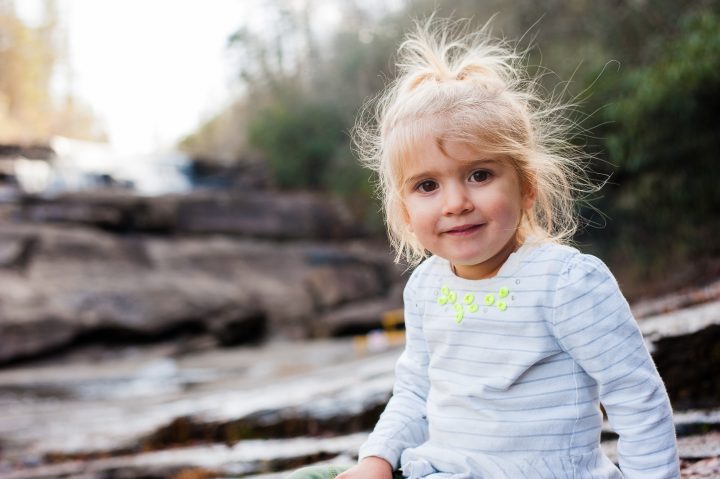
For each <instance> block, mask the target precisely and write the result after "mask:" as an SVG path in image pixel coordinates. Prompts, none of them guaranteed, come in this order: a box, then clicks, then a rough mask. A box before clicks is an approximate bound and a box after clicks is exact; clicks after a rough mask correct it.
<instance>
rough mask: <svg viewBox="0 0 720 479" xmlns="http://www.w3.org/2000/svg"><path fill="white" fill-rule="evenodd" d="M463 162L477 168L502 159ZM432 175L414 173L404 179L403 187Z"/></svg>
mask: <svg viewBox="0 0 720 479" xmlns="http://www.w3.org/2000/svg"><path fill="white" fill-rule="evenodd" d="M463 163H465V164H466V165H467V166H468V167H469V168H476V167H479V166H482V165H487V164H490V163H494V164H497V163H500V161H498V160H495V159H491V158H486V159H480V160H470V161H466V162H463ZM432 176H433V175H431V174H430V173H429V172H426V171H424V172H422V173H418V174H417V175H413V176H411V177H410V178H407V179H405V181H403V183H402V188H405V186H407V185H408V184H415V183H417V182H418V181H420V180H422V179H425V178H432Z"/></svg>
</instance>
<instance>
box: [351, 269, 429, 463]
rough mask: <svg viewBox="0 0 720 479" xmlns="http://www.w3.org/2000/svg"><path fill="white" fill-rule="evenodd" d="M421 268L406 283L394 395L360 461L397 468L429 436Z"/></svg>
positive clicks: (365, 445)
mask: <svg viewBox="0 0 720 479" xmlns="http://www.w3.org/2000/svg"><path fill="white" fill-rule="evenodd" d="M421 269H422V266H420V267H419V268H418V269H416V270H415V272H414V273H413V275H412V276H411V277H410V280H409V281H408V284H407V286H405V291H404V294H403V300H404V304H405V329H406V332H405V336H406V339H405V350H404V351H403V353H402V355H401V356H400V358H399V359H398V362H397V364H396V366H395V385H394V387H393V395H392V397H391V398H390V401H389V402H388V404H387V406H386V408H385V411H384V412H383V413H382V415H381V416H380V420H379V421H378V423H377V425H376V426H375V430H374V431H373V432H372V433H371V434H370V437H369V438H368V440H367V441H366V442H365V443H364V444H363V445H362V446H361V448H360V453H359V458H360V460H361V465H362V463H363V462H365V461H363V459H364V458H366V457H370V456H374V457H379V458H382V459H384V460H385V461H387V463H389V464H390V466H391V467H392V469H397V468H398V467H399V464H400V455H401V454H402V452H403V451H404V450H405V449H408V448H410V447H414V446H417V445H419V444H421V443H423V442H425V441H426V440H427V419H426V404H425V402H426V399H427V393H428V390H429V388H430V382H429V380H428V375H427V367H428V362H429V360H428V354H427V348H426V344H425V338H424V336H423V331H422V314H423V303H422V298H420V297H419V295H418V294H417V291H416V289H415V288H416V285H417V279H418V276H419V272H420V270H421Z"/></svg>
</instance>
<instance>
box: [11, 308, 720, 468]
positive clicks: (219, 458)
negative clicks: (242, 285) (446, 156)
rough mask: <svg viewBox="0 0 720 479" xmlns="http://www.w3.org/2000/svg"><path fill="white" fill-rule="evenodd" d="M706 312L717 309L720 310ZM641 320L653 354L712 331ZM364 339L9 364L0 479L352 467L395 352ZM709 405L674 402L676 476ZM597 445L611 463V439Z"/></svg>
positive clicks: (705, 428)
mask: <svg viewBox="0 0 720 479" xmlns="http://www.w3.org/2000/svg"><path fill="white" fill-rule="evenodd" d="M704 306H705V307H706V308H714V309H715V312H716V313H718V312H720V302H711V303H706V304H705V305H704ZM677 313H679V311H678V312H677ZM669 314H676V313H669ZM675 317H677V316H675ZM715 317H716V320H715V324H720V314H715ZM671 318H672V316H656V317H654V319H655V320H657V321H666V320H668V321H669V320H670V319H671ZM640 324H641V329H647V330H648V331H650V330H651V331H654V332H655V333H654V334H657V335H658V338H659V339H657V340H656V341H655V342H654V343H653V344H652V346H653V349H654V351H655V355H656V359H657V358H658V356H657V355H658V353H660V354H664V353H663V350H664V349H665V348H667V347H668V344H670V343H667V344H666V343H663V341H667V340H670V339H672V340H673V341H680V340H689V341H697V339H696V338H695V335H700V336H702V335H703V334H705V333H706V332H708V330H710V331H712V330H713V329H714V325H711V326H710V327H705V328H703V329H700V330H699V331H696V332H694V333H690V334H686V335H680V336H671V335H672V334H674V332H675V331H676V329H677V328H662V327H661V328H658V327H657V324H655V325H653V323H652V322H647V323H645V322H644V321H641V323H640ZM646 324H647V326H646ZM668 324H669V323H668ZM709 328H710V329H709ZM689 338H692V339H689ZM711 338H712V336H711ZM709 341H710V342H712V341H713V340H712V339H710V340H709ZM364 344H367V343H363V342H362V341H356V340H353V339H350V338H347V339H332V340H317V341H304V342H287V341H271V342H269V343H267V344H264V345H262V346H255V347H248V346H243V347H234V348H229V349H223V350H218V349H216V348H215V347H214V342H213V340H212V339H211V338H209V337H208V338H205V339H202V338H197V337H196V338H193V339H190V340H187V341H186V342H185V343H184V344H183V343H179V342H173V343H167V344H155V345H148V346H143V347H135V348H128V347H126V348H121V349H116V350H110V351H109V350H107V349H104V348H100V347H96V346H94V347H91V346H86V347H85V348H84V349H81V350H77V351H74V352H72V353H68V354H66V355H64V356H62V357H56V358H48V359H45V360H43V361H37V362H35V363H33V364H26V365H22V366H15V367H12V368H7V367H6V368H5V369H3V370H0V447H1V448H2V449H1V452H2V454H1V456H0V457H1V459H0V477H8V478H27V479H30V478H50V477H55V478H78V479H79V478H97V479H101V478H128V479H129V478H176V479H177V478H185V477H190V478H193V477H208V478H209V477H263V478H266V479H270V478H276V477H282V476H283V471H288V470H292V469H294V468H297V467H300V466H302V465H305V464H310V463H317V462H323V461H331V462H335V463H352V462H353V461H354V459H355V454H356V452H357V448H358V446H359V445H360V444H361V443H362V441H363V440H364V438H365V437H366V434H367V432H368V431H369V430H370V429H371V428H372V425H373V424H374V423H375V421H376V420H377V417H378V415H379V413H380V411H381V410H382V408H383V407H384V405H385V403H386V401H387V399H388V398H389V396H390V391H391V388H392V383H393V366H394V362H395V360H396V358H397V356H398V355H399V353H400V350H401V346H390V345H387V343H386V346H387V347H386V348H382V347H376V348H375V349H374V350H368V349H367V348H366V347H364V346H363V345H364ZM658 363H659V364H663V363H662V361H659V362H658ZM661 372H663V369H662V367H661ZM710 379H712V377H710ZM691 380H693V377H692V376H690V377H688V380H687V381H686V382H687V383H690V381H691ZM688 387H697V386H692V385H689V384H688ZM706 406H707V407H705V408H703V409H691V410H686V409H684V408H682V407H679V406H678V405H677V404H676V405H675V409H676V414H675V422H676V427H677V431H678V436H679V447H680V455H681V458H682V459H683V477H684V478H706V477H707V478H710V477H717V476H716V475H714V474H716V473H717V464H718V463H717V458H718V457H720V400H718V397H717V396H716V397H715V399H714V400H713V401H708V402H707V403H706ZM603 437H604V438H605V439H604V440H603V447H604V448H605V450H606V451H607V452H608V454H609V455H610V456H611V457H615V443H614V440H613V434H612V433H610V432H609V431H608V432H607V433H604V435H603Z"/></svg>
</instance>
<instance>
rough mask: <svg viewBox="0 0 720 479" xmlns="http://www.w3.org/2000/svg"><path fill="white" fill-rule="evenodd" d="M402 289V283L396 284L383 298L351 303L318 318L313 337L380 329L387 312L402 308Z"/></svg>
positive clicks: (361, 332)
mask: <svg viewBox="0 0 720 479" xmlns="http://www.w3.org/2000/svg"><path fill="white" fill-rule="evenodd" d="M403 287H404V285H403V284H402V283H397V284H395V285H393V286H392V287H391V288H390V291H389V293H388V294H387V295H386V296H385V297H381V298H378V299H370V300H366V301H358V302H353V303H351V304H348V305H346V306H343V307H340V308H337V309H335V310H333V311H331V312H329V313H327V314H324V315H322V316H319V317H318V320H317V321H315V322H314V323H313V326H312V327H313V331H314V335H315V336H317V337H330V336H347V335H350V334H364V333H367V332H368V331H371V330H373V329H379V328H382V319H383V316H384V315H385V314H386V313H387V312H388V311H392V310H396V309H399V308H402V306H403V304H402V290H403Z"/></svg>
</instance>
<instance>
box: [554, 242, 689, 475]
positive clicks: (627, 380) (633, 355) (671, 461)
mask: <svg viewBox="0 0 720 479" xmlns="http://www.w3.org/2000/svg"><path fill="white" fill-rule="evenodd" d="M554 311H555V312H554V317H553V327H554V331H555V335H556V337H557V339H558V341H559V343H560V346H561V347H562V348H563V349H564V350H565V351H566V352H567V353H568V354H570V355H571V356H572V357H573V359H574V360H575V361H576V363H577V364H578V365H579V366H580V367H581V368H582V369H583V370H584V371H585V372H586V373H587V374H588V375H590V376H591V377H592V378H593V379H594V380H595V381H596V382H597V385H598V390H599V394H600V401H601V403H602V404H603V406H604V407H605V410H606V411H607V414H608V420H609V422H610V425H611V427H612V428H613V429H614V430H615V432H617V433H618V435H619V441H618V457H619V462H620V469H621V470H622V472H623V475H624V476H625V478H627V479H639V478H650V477H652V478H658V479H659V478H679V477H680V473H679V461H678V456H677V445H676V439H675V430H674V426H673V419H672V410H671V408H670V402H669V399H668V396H667V393H666V391H665V387H664V385H663V382H662V380H661V379H660V376H659V375H658V373H657V369H656V368H655V365H654V363H653V361H652V358H651V357H650V354H649V353H648V350H647V348H646V346H645V343H644V341H643V338H642V335H641V333H640V330H639V328H638V326H637V324H636V322H635V319H634V318H633V316H632V313H631V312H630V308H629V306H628V304H627V301H626V300H625V298H624V297H623V296H622V294H621V293H620V290H619V288H618V285H617V282H616V281H615V278H614V277H613V276H612V274H611V273H610V271H608V269H607V267H606V266H605V265H604V264H603V263H602V262H601V261H600V260H599V259H597V258H595V257H593V256H589V255H581V254H577V255H574V256H573V257H571V259H570V260H569V261H568V263H567V264H566V266H565V268H564V269H563V270H562V272H561V274H560V277H559V279H558V284H557V291H556V295H555V308H554Z"/></svg>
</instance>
